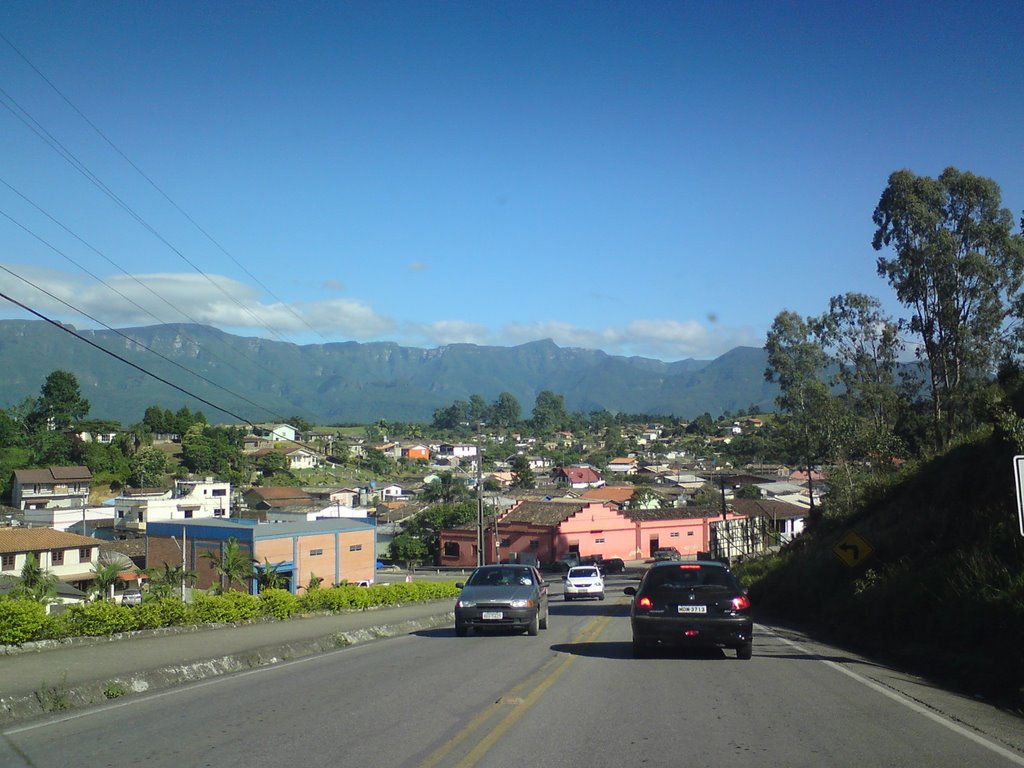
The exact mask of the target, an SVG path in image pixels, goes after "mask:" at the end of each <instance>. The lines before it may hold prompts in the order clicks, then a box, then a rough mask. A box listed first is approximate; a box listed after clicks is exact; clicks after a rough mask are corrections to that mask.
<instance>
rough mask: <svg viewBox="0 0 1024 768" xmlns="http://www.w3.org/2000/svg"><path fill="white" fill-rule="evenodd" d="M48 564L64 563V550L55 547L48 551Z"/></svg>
mask: <svg viewBox="0 0 1024 768" xmlns="http://www.w3.org/2000/svg"><path fill="white" fill-rule="evenodd" d="M50 558H51V560H50V564H51V565H64V550H63V549H55V550H53V552H51V553H50Z"/></svg>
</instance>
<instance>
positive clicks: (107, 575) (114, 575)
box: [91, 563, 122, 600]
mask: <svg viewBox="0 0 1024 768" xmlns="http://www.w3.org/2000/svg"><path fill="white" fill-rule="evenodd" d="M95 573H96V575H95V578H93V582H92V590H91V591H92V592H93V593H95V594H96V595H97V596H98V597H99V599H100V600H107V599H109V598H112V597H113V596H114V585H115V584H117V582H119V581H122V579H121V566H120V565H119V564H117V563H107V564H106V565H100V564H99V563H97V564H96V566H95Z"/></svg>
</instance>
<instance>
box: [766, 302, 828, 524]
mask: <svg viewBox="0 0 1024 768" xmlns="http://www.w3.org/2000/svg"><path fill="white" fill-rule="evenodd" d="M765 349H767V350H768V369H767V370H766V371H765V374H764V375H765V378H766V379H767V380H768V381H772V382H776V383H778V385H779V389H780V390H781V392H780V394H779V396H778V398H776V401H777V402H778V405H779V408H780V409H781V410H782V411H783V412H785V413H786V414H787V415H788V416H789V419H788V420H787V421H785V422H784V424H785V425H786V426H787V427H789V429H787V430H786V431H785V432H784V434H788V436H789V438H790V445H791V447H792V450H793V451H794V453H795V454H797V455H798V456H799V457H800V459H801V463H802V464H803V466H804V467H806V468H807V472H808V478H809V477H810V472H811V470H812V469H813V467H814V466H815V465H816V464H817V463H818V461H819V460H820V459H821V457H822V456H823V454H824V453H825V452H826V445H827V433H828V430H827V429H826V425H827V424H828V415H830V414H831V413H832V411H833V409H832V403H831V402H830V400H831V398H832V396H831V394H830V392H829V391H828V387H827V386H826V385H825V383H824V381H823V380H822V379H823V376H824V373H825V369H826V366H827V365H828V357H827V355H826V354H825V351H824V349H822V347H821V345H820V344H819V343H817V342H816V341H815V340H814V339H813V338H812V336H811V328H810V326H809V325H808V323H807V322H806V321H805V320H803V319H802V318H801V317H800V316H799V315H797V314H795V313H793V312H789V311H783V312H780V313H779V314H778V315H777V316H776V317H775V321H774V322H773V323H772V327H771V329H770V330H769V332H768V339H767V341H766V342H765ZM819 516H820V510H819V509H818V508H817V507H816V506H815V504H814V494H813V489H812V493H811V504H810V510H809V514H808V518H809V522H815V521H816V520H817V518H818V517H819Z"/></svg>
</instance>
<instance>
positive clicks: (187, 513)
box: [185, 509, 192, 520]
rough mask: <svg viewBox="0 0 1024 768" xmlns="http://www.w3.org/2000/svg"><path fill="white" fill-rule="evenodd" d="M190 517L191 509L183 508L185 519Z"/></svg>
mask: <svg viewBox="0 0 1024 768" xmlns="http://www.w3.org/2000/svg"><path fill="white" fill-rule="evenodd" d="M191 518H192V510H191V509H186V510H185V519H186V520H190V519H191Z"/></svg>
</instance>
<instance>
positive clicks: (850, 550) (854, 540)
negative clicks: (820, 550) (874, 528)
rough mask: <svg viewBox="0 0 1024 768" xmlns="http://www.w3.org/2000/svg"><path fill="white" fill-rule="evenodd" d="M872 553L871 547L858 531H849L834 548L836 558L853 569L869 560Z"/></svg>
mask: <svg viewBox="0 0 1024 768" xmlns="http://www.w3.org/2000/svg"><path fill="white" fill-rule="evenodd" d="M872 551H873V550H872V549H871V545H870V544H868V543H867V542H866V541H864V539H863V537H861V535H860V534H858V533H857V532H856V531H848V532H847V533H846V534H845V535H844V536H843V537H842V538H841V539H839V541H837V542H836V543H835V546H833V547H832V552H833V553H834V554H835V556H836V557H838V558H839V559H840V560H842V561H843V562H844V563H846V564H847V565H848V566H850V567H851V568H853V567H854V566H856V565H860V564H861V563H863V562H864V561H865V560H867V558H868V556H869V555H870V554H871V552H872Z"/></svg>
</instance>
